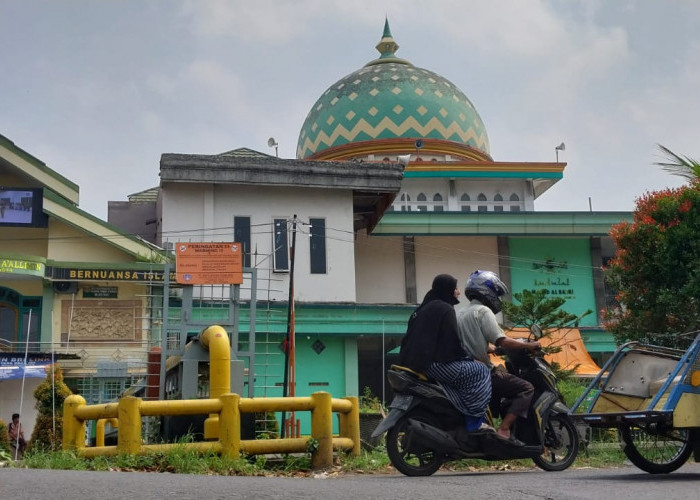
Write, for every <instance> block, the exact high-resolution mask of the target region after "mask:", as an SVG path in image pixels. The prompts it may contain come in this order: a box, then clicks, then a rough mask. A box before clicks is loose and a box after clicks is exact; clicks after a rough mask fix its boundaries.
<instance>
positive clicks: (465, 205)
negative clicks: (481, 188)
mask: <svg viewBox="0 0 700 500" xmlns="http://www.w3.org/2000/svg"><path fill="white" fill-rule="evenodd" d="M459 201H460V202H461V203H460V204H461V205H462V212H471V211H472V207H471V205H470V204H469V202H470V201H471V199H470V198H469V195H468V194H467V193H464V194H463V195H462V197H461V198H460V199H459Z"/></svg>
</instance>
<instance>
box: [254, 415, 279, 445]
mask: <svg viewBox="0 0 700 500" xmlns="http://www.w3.org/2000/svg"><path fill="white" fill-rule="evenodd" d="M279 434H280V426H279V422H277V418H275V412H272V411H268V412H261V413H256V414H255V438H256V439H276V438H278V437H279Z"/></svg>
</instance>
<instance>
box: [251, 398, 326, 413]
mask: <svg viewBox="0 0 700 500" xmlns="http://www.w3.org/2000/svg"><path fill="white" fill-rule="evenodd" d="M313 408H314V402H313V400H312V399H311V398H310V397H308V396H306V397H304V396H300V397H296V398H242V399H241V412H243V413H259V412H264V411H282V410H284V411H310V410H313Z"/></svg>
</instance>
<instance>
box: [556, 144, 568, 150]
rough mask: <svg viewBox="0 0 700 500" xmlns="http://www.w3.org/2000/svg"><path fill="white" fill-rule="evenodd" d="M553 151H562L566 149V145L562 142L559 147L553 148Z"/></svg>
mask: <svg viewBox="0 0 700 500" xmlns="http://www.w3.org/2000/svg"><path fill="white" fill-rule="evenodd" d="M554 149H557V150H559V151H564V150H565V149H566V144H564V143H563V142H562V143H561V144H559V145H558V146H557V147H556V148H554Z"/></svg>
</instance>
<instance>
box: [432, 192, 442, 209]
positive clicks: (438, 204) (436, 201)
mask: <svg viewBox="0 0 700 500" xmlns="http://www.w3.org/2000/svg"><path fill="white" fill-rule="evenodd" d="M444 210H445V206H444V205H443V204H442V195H441V194H440V193H435V195H434V196H433V211H434V212H443V211H444Z"/></svg>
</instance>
